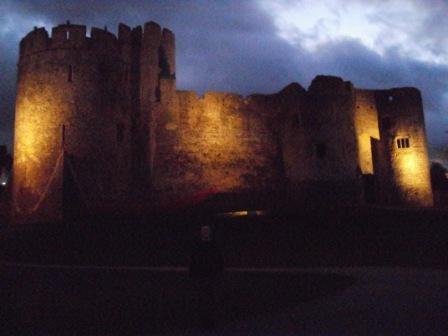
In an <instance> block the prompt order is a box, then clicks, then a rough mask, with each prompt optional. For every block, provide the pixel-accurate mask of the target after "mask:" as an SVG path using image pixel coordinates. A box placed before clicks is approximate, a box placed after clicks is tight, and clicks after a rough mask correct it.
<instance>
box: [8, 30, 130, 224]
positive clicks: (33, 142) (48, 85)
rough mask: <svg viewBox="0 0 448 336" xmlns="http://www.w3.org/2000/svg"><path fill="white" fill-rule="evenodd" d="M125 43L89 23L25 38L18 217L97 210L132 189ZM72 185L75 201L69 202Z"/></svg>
mask: <svg viewBox="0 0 448 336" xmlns="http://www.w3.org/2000/svg"><path fill="white" fill-rule="evenodd" d="M125 46H126V41H124V40H122V39H117V38H116V37H115V36H114V35H113V34H111V33H108V32H106V31H104V30H99V29H96V28H93V29H92V32H91V37H90V38H89V37H86V28H85V27H84V26H77V25H70V24H68V25H61V26H58V27H56V28H54V29H53V31H52V35H51V37H50V36H48V34H47V32H46V31H45V30H44V29H37V30H35V31H33V32H31V33H30V34H28V35H27V36H26V37H25V38H24V39H23V40H22V43H21V49H20V60H19V75H18V84H17V102H16V120H15V124H16V126H15V144H14V153H15V160H14V176H13V179H14V192H13V194H14V202H15V207H16V215H17V216H18V217H19V218H24V219H26V218H27V217H28V216H32V217H41V216H42V217H43V218H51V219H60V218H62V213H61V212H62V211H63V210H64V207H65V206H67V205H69V204H68V203H72V204H73V205H74V204H76V205H79V206H81V205H88V206H89V207H95V206H97V205H100V204H101V205H102V204H105V203H107V202H111V201H115V200H118V199H120V198H123V197H124V195H126V194H127V193H128V190H127V185H128V181H129V163H130V156H129V154H130V133H129V129H130V127H131V124H130V93H129V85H128V84H127V79H128V77H129V70H130V64H129V62H128V59H127V58H126V57H124V55H123V53H124V51H125V49H126V48H125ZM62 176H65V177H67V176H70V178H69V179H67V178H65V179H62ZM68 184H70V185H68ZM67 190H69V191H70V194H71V195H72V196H73V195H76V199H68V200H66V201H65V202H64V200H63V199H64V197H66V196H67V193H66V191H67ZM61 203H64V206H61ZM56 204H57V206H56ZM73 210H74V211H76V209H73Z"/></svg>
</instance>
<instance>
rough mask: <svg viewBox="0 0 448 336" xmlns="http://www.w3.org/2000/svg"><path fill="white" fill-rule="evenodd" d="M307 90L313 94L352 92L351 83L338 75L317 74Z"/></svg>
mask: <svg viewBox="0 0 448 336" xmlns="http://www.w3.org/2000/svg"><path fill="white" fill-rule="evenodd" d="M308 92H309V93H311V94H314V95H344V94H348V93H352V92H353V84H352V83H351V82H349V81H344V80H343V79H342V78H340V77H336V76H323V75H319V76H316V78H314V79H313V81H312V82H311V85H310V87H309V88H308Z"/></svg>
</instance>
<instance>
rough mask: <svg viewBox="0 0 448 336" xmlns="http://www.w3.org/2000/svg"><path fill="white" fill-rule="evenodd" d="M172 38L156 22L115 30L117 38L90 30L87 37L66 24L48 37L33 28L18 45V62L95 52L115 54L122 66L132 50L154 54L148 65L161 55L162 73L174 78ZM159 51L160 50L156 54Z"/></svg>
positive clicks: (81, 29)
mask: <svg viewBox="0 0 448 336" xmlns="http://www.w3.org/2000/svg"><path fill="white" fill-rule="evenodd" d="M174 44H175V42H174V34H173V33H172V32H171V31H170V30H168V29H163V30H162V28H161V27H160V25H158V24H157V23H155V22H148V23H146V24H145V26H144V31H142V28H141V27H136V28H134V29H131V28H130V27H129V26H127V25H124V24H120V25H119V26H118V37H117V36H116V35H115V34H113V33H112V32H109V31H107V29H106V28H105V29H101V28H96V27H93V28H92V29H91V32H90V37H89V36H87V28H86V26H84V25H76V24H71V23H69V22H67V23H65V24H61V25H58V26H56V27H54V28H52V30H51V36H50V35H49V33H48V32H47V30H46V29H45V28H44V27H41V28H35V29H34V30H33V31H31V32H30V33H28V34H27V35H26V36H25V37H24V38H23V39H22V41H21V42H20V60H22V59H23V58H24V57H27V56H29V55H33V54H35V53H39V52H44V51H49V50H55V49H86V50H96V51H98V52H107V53H115V52H117V56H119V57H121V58H122V59H123V61H124V62H127V63H129V62H130V59H131V49H132V48H133V47H137V48H139V47H140V46H141V47H142V49H144V50H146V51H149V50H152V51H151V53H152V54H154V55H153V56H154V57H151V63H152V64H154V65H158V63H159V53H160V54H163V60H164V61H163V62H161V64H160V65H161V67H162V72H163V73H164V74H166V73H167V74H169V75H170V76H174V73H175V47H174ZM159 49H160V50H159Z"/></svg>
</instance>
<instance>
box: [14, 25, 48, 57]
mask: <svg viewBox="0 0 448 336" xmlns="http://www.w3.org/2000/svg"><path fill="white" fill-rule="evenodd" d="M49 40H50V39H49V36H48V32H47V31H46V30H45V28H43V27H42V28H35V29H34V30H33V31H31V32H29V33H28V34H27V35H26V36H25V37H24V38H23V39H22V41H20V58H22V57H24V56H26V55H28V54H33V53H35V52H39V51H42V50H46V49H47V48H48V44H49Z"/></svg>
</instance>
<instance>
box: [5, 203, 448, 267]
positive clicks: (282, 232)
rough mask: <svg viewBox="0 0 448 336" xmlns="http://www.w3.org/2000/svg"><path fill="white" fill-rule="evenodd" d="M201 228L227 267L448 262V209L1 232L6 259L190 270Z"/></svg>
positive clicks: (91, 223)
mask: <svg viewBox="0 0 448 336" xmlns="http://www.w3.org/2000/svg"><path fill="white" fill-rule="evenodd" d="M201 224H210V225H212V226H213V228H214V235H215V237H216V240H217V242H218V243H219V245H220V248H221V249H222V252H223V255H224V259H225V264H226V265H227V266H229V267H308V266H310V267H316V266H413V267H431V268H446V267H447V265H448V260H447V255H448V253H447V252H448V244H447V242H448V230H447V229H446V227H447V225H448V212H446V211H442V210H425V209H408V210H397V209H384V208H362V209H360V208H343V209H326V210H322V209H316V211H312V210H309V211H307V212H303V211H302V212H300V213H294V214H292V213H289V214H287V213H285V212H282V213H275V212H274V213H271V214H269V215H267V216H264V217H259V216H244V217H239V218H225V217H222V216H211V215H207V214H205V213H199V212H189V213H181V214H177V215H171V216H158V217H156V218H152V219H151V221H148V220H120V219H104V218H103V219H101V220H98V219H88V220H87V219H86V220H82V221H78V222H72V223H56V224H41V225H32V226H15V227H12V226H11V227H5V228H4V230H3V231H2V235H1V237H0V248H1V250H0V255H1V259H3V260H12V261H20V262H25V263H47V264H74V265H127V266H132V265H136V266H186V265H188V262H189V255H190V250H191V247H192V245H193V243H194V241H195V239H196V238H197V233H198V232H199V226H200V225H201Z"/></svg>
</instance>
